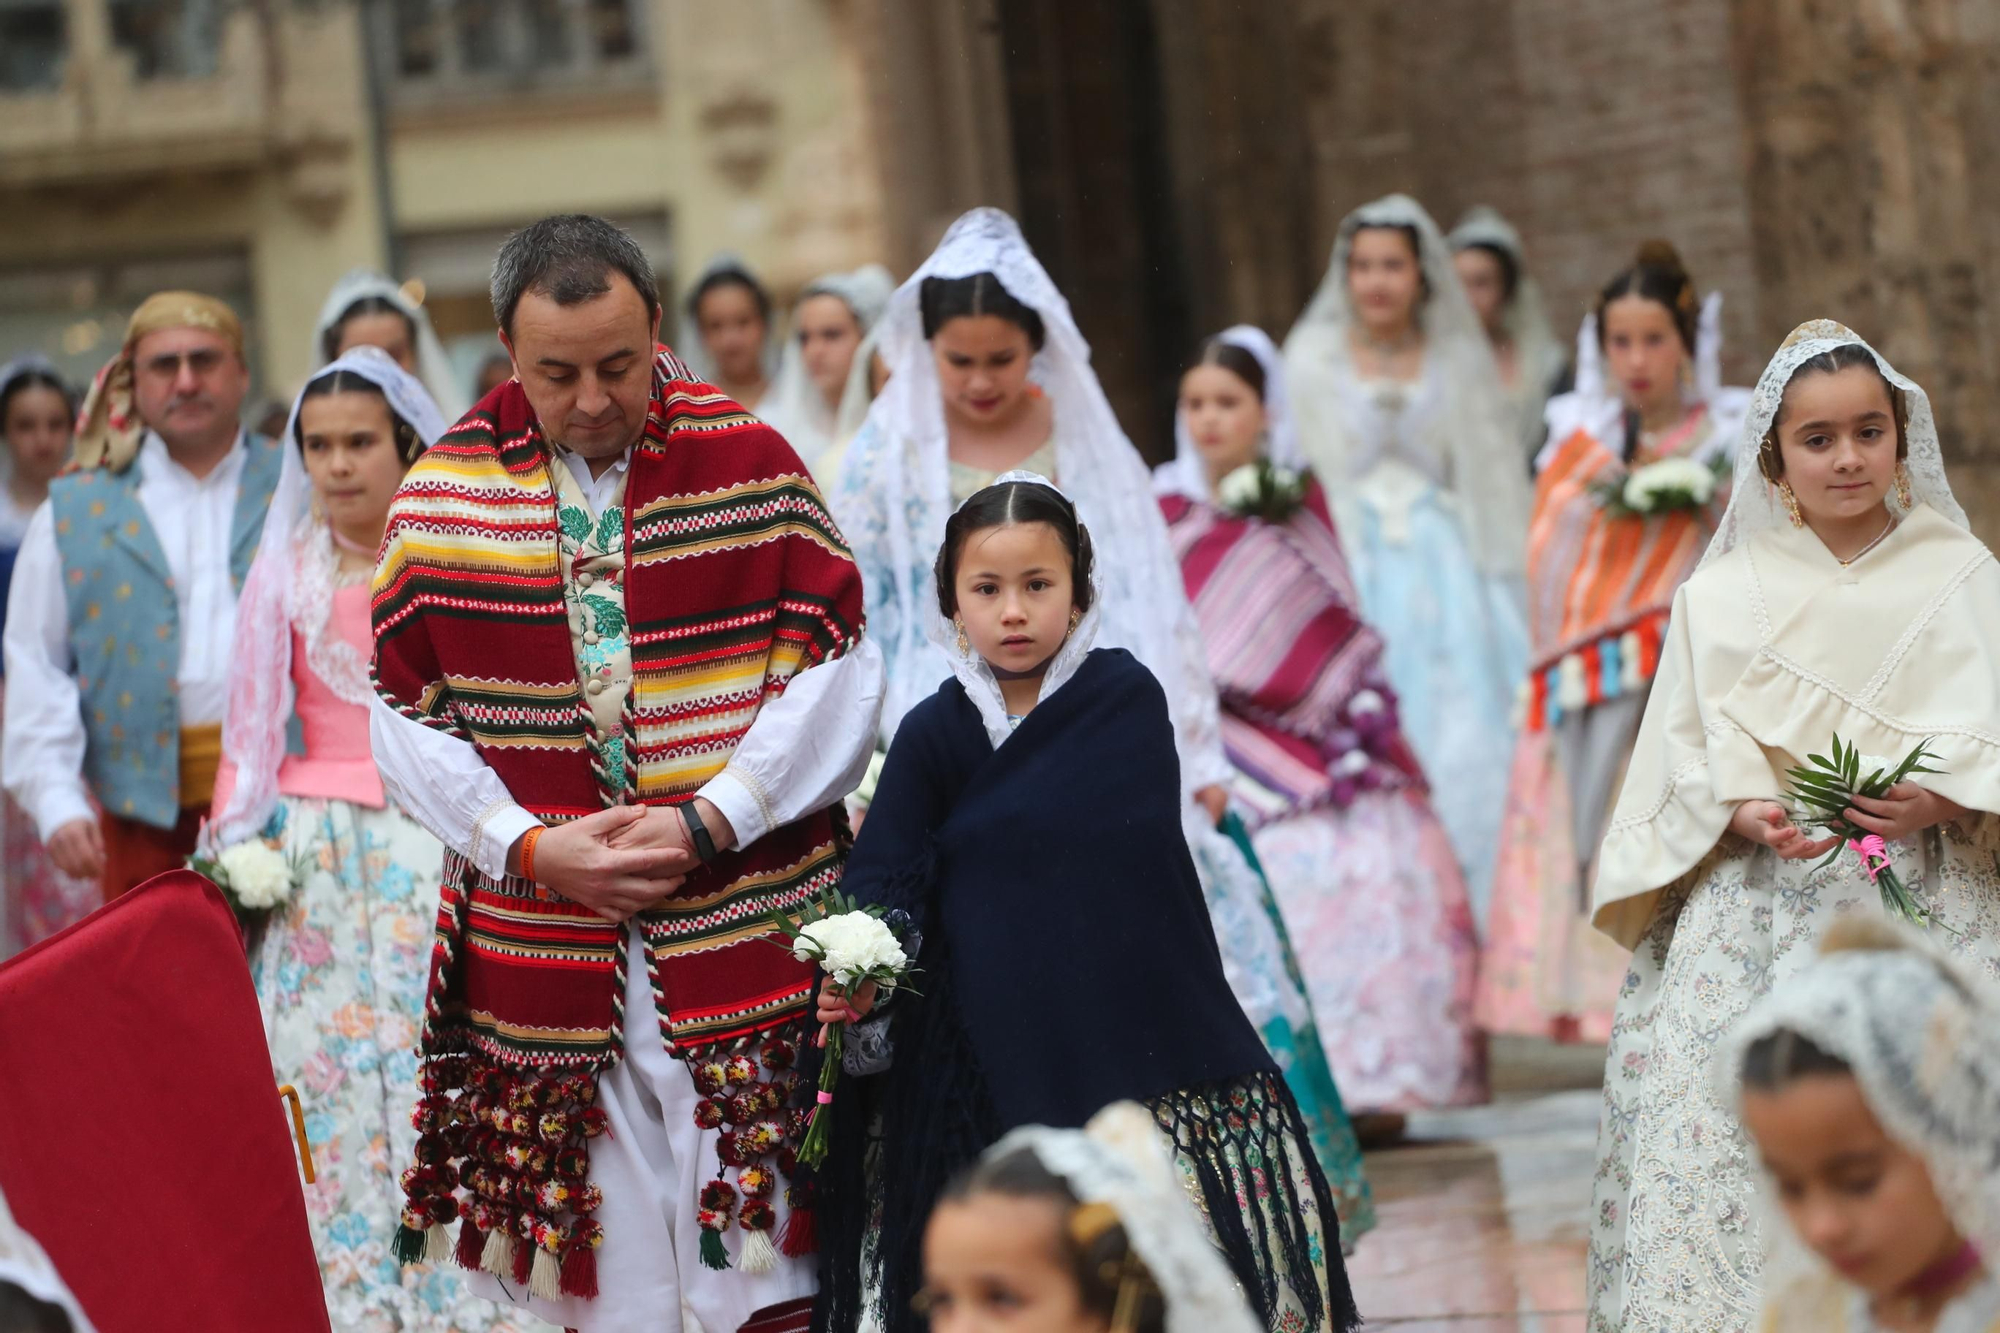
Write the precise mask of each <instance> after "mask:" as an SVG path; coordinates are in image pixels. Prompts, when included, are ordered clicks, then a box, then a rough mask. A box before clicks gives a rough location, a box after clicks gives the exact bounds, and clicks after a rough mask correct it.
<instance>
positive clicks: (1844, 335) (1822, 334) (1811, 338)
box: [1783, 319, 1861, 347]
mask: <svg viewBox="0 0 2000 1333" xmlns="http://www.w3.org/2000/svg"><path fill="white" fill-rule="evenodd" d="M1860 341H1861V336H1860V335H1859V334H1857V333H1856V332H1855V331H1854V330H1853V329H1850V328H1848V327H1847V326H1846V325H1845V324H1843V323H1841V322H1840V321H1839V320H1837V319H1809V320H1807V321H1806V322H1805V323H1803V324H1801V325H1799V326H1798V327H1797V328H1795V329H1793V330H1792V332H1791V335H1790V336H1789V337H1787V338H1786V339H1785V341H1784V344H1783V345H1784V346H1786V347H1796V346H1798V345H1799V344H1800V343H1802V342H1853V343H1858V342H1860Z"/></svg>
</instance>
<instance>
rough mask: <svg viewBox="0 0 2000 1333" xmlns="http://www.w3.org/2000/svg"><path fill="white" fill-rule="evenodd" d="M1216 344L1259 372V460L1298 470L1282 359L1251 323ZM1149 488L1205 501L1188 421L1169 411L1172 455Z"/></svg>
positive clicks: (1204, 477)
mask: <svg viewBox="0 0 2000 1333" xmlns="http://www.w3.org/2000/svg"><path fill="white" fill-rule="evenodd" d="M1215 336H1216V340H1217V341H1218V342H1226V343H1229V344H1231V345H1232V346H1236V347H1240V348H1242V349H1243V350H1244V351H1246V352H1248V353H1250V355H1252V356H1254V357H1256V358H1257V364H1258V365H1260V366H1262V367H1263V368H1264V417H1265V420H1266V421H1267V422H1268V426H1267V429H1266V435H1265V440H1264V457H1266V458H1268V459H1270V460H1271V463H1272V464H1273V465H1274V466H1276V467H1281V468H1285V469H1288V470H1290V471H1293V472H1302V471H1304V470H1305V467H1306V457H1305V454H1304V453H1303V452H1301V451H1300V449H1299V430H1298V424H1297V423H1296V422H1295V421H1293V419H1292V400H1291V394H1290V393H1289V392H1288V391H1287V390H1286V388H1285V359H1284V357H1283V356H1282V355H1281V354H1280V353H1279V351H1278V345H1277V344H1276V343H1274V342H1272V341H1271V338H1270V335H1269V334H1267V333H1265V332H1264V330H1262V329H1260V328H1257V327H1256V326H1255V325H1251V324H1237V325H1233V326H1231V327H1230V328H1226V329H1224V330H1223V331H1222V332H1221V333H1218V334H1216V335H1215ZM1153 489H1154V490H1155V491H1157V492H1158V493H1159V494H1161V495H1184V496H1186V497H1187V498H1188V499H1190V500H1206V499H1207V498H1208V469H1207V467H1205V466H1204V465H1203V463H1202V461H1201V450H1200V449H1198V448H1196V447H1195V443H1194V440H1193V439H1192V438H1191V437H1190V436H1189V435H1188V428H1187V420H1186V418H1184V417H1183V416H1181V414H1180V413H1178V412H1176V413H1174V456H1173V458H1172V459H1171V460H1170V461H1168V462H1165V463H1162V464H1160V466H1159V467H1157V468H1155V469H1153Z"/></svg>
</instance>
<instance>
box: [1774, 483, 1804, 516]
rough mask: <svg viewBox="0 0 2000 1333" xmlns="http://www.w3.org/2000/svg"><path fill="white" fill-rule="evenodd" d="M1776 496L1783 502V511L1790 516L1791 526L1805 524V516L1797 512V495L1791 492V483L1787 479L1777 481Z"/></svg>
mask: <svg viewBox="0 0 2000 1333" xmlns="http://www.w3.org/2000/svg"><path fill="white" fill-rule="evenodd" d="M1778 498H1779V499H1780V500H1783V501H1784V502H1785V513H1787V514H1788V515H1790V516H1791V520H1792V526H1793V527H1795V528H1802V527H1804V526H1805V525H1806V518H1805V515H1804V514H1801V513H1800V512H1799V497H1798V496H1796V495H1794V494H1792V483H1790V482H1789V481H1781V482H1779V483H1778Z"/></svg>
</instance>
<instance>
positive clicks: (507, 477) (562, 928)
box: [372, 216, 882, 1333]
mask: <svg viewBox="0 0 2000 1333" xmlns="http://www.w3.org/2000/svg"><path fill="white" fill-rule="evenodd" d="M493 309H494V314H495V316H496V317H497V319H498V321H499V325H500V336H501V339H502V341H503V342H504V343H505V344H506V347H507V350H508V352H509V354H510V356H511V357H512V360H513V369H514V378H513V379H511V380H509V381H507V382H506V383H504V384H502V385H500V386H499V387H498V388H496V389H495V390H493V391H492V392H491V393H489V394H488V395H487V396H486V397H485V398H484V399H483V400H481V402H480V403H479V404H478V405H477V406H476V407H474V408H473V409H472V411H471V413H470V414H468V415H467V416H466V418H465V420H464V421H462V422H460V423H459V425H458V426H457V428H456V429H454V430H453V431H452V432H450V433H449V434H447V435H446V436H445V437H444V438H443V439H442V440H440V441H439V442H438V444H436V445H435V446H434V447H432V449H431V450H430V451H429V452H428V453H427V454H426V455H425V456H424V457H423V459H421V460H420V461H419V462H418V463H417V464H416V466H415V467H414V468H412V469H411V471H410V474H409V476H408V479H407V480H406V481H405V482H404V483H403V487H402V490H401V491H400V492H399V493H398V495H397V498H396V502H395V506H394V508H393V509H392V510H391V513H390V517H389V528H388V534H387V539H386V541H385V543H384V546H383V549H382V555H381V561H380V565H379V567H378V569H377V571H376V578H375V597H374V608H375V610H374V619H375V643H376V646H375V679H376V686H377V690H378V693H379V698H378V700H377V703H376V705H375V708H374V714H373V725H372V733H373V742H374V746H375V755H376V759H377V761H378V763H379V765H380V766H381V769H382V775H383V778H384V780H385V782H386V784H387V786H388V788H389V791H390V793H391V795H392V796H393V797H394V798H395V799H396V800H397V801H398V802H399V803H401V804H402V805H403V807H404V808H405V809H407V810H408V811H409V812H410V813H411V814H412V815H413V816H415V817H416V818H417V819H418V820H419V821H421V822H422V823H423V824H424V825H425V826H426V827H428V828H429V829H430V830H431V831H432V832H434V833H435V834H437V836H438V837H439V838H440V839H441V840H442V841H443V842H444V844H445V846H446V849H447V852H446V857H445V873H444V889H443V896H442V902H441V906H440V909H439V913H438V929H437V945H436V949H435V951H434V955H433V961H432V968H431V982H430V996H429V1001H428V1006H427V1020H426V1026H425V1030H424V1034H423V1043H422V1051H421V1056H422V1072H421V1079H420V1081H421V1086H422V1098H421V1100H420V1102H419V1103H418V1107H417V1111H416V1115H415V1124H416V1128H417V1131H418V1141H417V1145H416V1149H415V1159H414V1162H413V1164H412V1166H411V1168H410V1169H409V1171H408V1172H407V1173H406V1174H405V1177H404V1189H405V1192H406V1194H407V1196H408V1200H407V1206H406V1207H405V1209H404V1212H403V1219H402V1226H401V1228H400V1229H399V1231H398V1233H397V1238H396V1249H397V1253H398V1256H399V1257H400V1258H402V1259H403V1260H404V1261H405V1262H414V1261H420V1260H429V1261H431V1262H440V1261H443V1260H445V1259H447V1258H449V1257H453V1256H455V1257H456V1259H457V1261H458V1262H459V1263H461V1264H463V1265H464V1266H465V1267H466V1268H468V1269H471V1270H474V1273H475V1276H474V1277H473V1278H472V1279H471V1280H472V1282H473V1283H474V1285H475V1286H476V1287H477V1288H478V1289H480V1290H481V1291H482V1292H483V1293H484V1294H486V1295H488V1296H490V1297H492V1298H493V1299H494V1300H496V1301H501V1302H505V1303H511V1304H512V1305H515V1306H517V1307H521V1308H524V1309H526V1310H528V1311H529V1312H531V1313H532V1314H534V1315H535V1316H536V1317H538V1318H542V1319H546V1320H548V1321H549V1322H551V1323H555V1324H558V1325H566V1326H568V1327H571V1328H575V1329H581V1330H590V1331H593V1333H594V1331H597V1330H627V1329H632V1330H637V1329H647V1330H659V1329H670V1330H678V1329H679V1328H680V1327H681V1325H682V1311H683V1310H684V1309H685V1310H687V1311H689V1312H690V1313H691V1314H692V1316H693V1320H698V1321H699V1327H700V1328H702V1329H704V1330H707V1333H733V1331H734V1330H738V1329H746V1328H747V1329H755V1330H758V1333H779V1331H781V1330H788V1329H791V1328H795V1327H803V1325H804V1323H805V1319H806V1313H807V1309H808V1307H809V1305H810V1299H811V1296H812V1292H813V1285H814V1284H813V1276H812V1267H811V1263H810V1261H809V1260H808V1259H807V1258H806V1257H805V1256H807V1255H808V1254H809V1252H810V1251H811V1249H812V1227H811V1220H810V1219H811V1197H810V1190H811V1183H810V1181H809V1180H808V1179H806V1178H805V1177H804V1176H803V1175H800V1174H798V1173H797V1162H796V1158H795V1156H794V1148H795V1146H796V1144H797V1141H798V1137H799V1133H800V1130H801V1128H802V1126H803V1123H804V1118H805V1115H806V1107H807V1104H808V1103H809V1100H810V1097H811V1095H812V1093H811V1089H810V1087H808V1086H806V1085H805V1084H803V1083H801V1082H800V1080H799V1078H798V1074H797V1072H796V1070H795V1068H794V1064H795V1062H796V1060H797V1058H798V1055H799V1052H800V1049H801V1046H802V1044H803V1038H804V1037H805V1034H806V1024H807V1021H808V1018H809V1015H810V1009H809V1006H808V1003H807V1001H808V997H809V996H810V994H811V989H812V984H813V973H812V968H811V967H810V966H809V965H806V964H802V963H798V962H795V961H794V960H793V958H792V956H791V955H790V954H789V953H788V952H787V951H785V950H784V949H782V948H779V947H777V945H776V941H777V940H778V939H779V938H780V937H778V936H776V935H775V934H774V932H773V930H772V927H771V924H770V922H771V917H772V914H773V913H774V912H776V913H794V912H796V911H797V910H798V909H799V908H800V906H801V905H802V904H804V903H805V902H806V901H807V900H808V899H809V898H811V897H813V896H815V895H817V894H818V893H820V892H821V891H822V890H824V889H826V888H828V887H830V886H832V885H833V884H835V883H837V882H838V879H839V876H840V865H841V857H842V851H843V847H844V843H845V831H844V826H843V823H842V820H841V817H840V814H839V802H840V799H841V798H842V796H844V795H845V794H846V793H847V792H848V791H849V790H850V789H852V787H853V786H854V785H855V783H856V782H857V781H858V780H859V778H860V775H861V772H862V770H863V768H864V766H865V765H866V762H867V758H868V754H869V751H870V750H871V748H872V742H873V737H874V734H875V728H876V723H877V714H878V712H879V711H880V707H881V694H882V664H881V658H880V656H879V654H878V653H877V652H876V651H875V648H874V645H873V643H872V642H870V641H869V640H866V639H864V638H863V637H862V599H861V578H860V575H859V573H858V572H857V571H856V569H855V566H854V562H853V560H852V559H851V558H850V557H849V555H848V552H847V548H846V546H845V545H844V543H843V542H842V540H841V537H840V533H839V532H838V531H837V530H836V529H835V527H834V525H833V522H832V520H831V519H830V518H829V517H828V515H827V512H826V509H825V506H824V505H823V504H822V502H821V499H820V496H819V493H818V491H817V490H816V489H815V488H814V486H813V483H812V481H811V479H810V477H809V476H808V474H807V472H806V469H805V467H804V466H803V465H802V464H801V463H800V461H799V459H798V457H797V455H795V454H794V453H793V452H792V450H791V449H790V448H789V447H787V445H786V444H785V442H784V440H782V439H781V438H779V436H778V435H777V434H776V433H775V432H773V431H772V430H770V429H769V428H768V427H766V426H764V425H763V424H762V423H760V422H758V421H757V420H756V419H755V418H754V417H752V416H751V415H750V414H749V413H748V412H746V411H744V410H743V408H742V407H740V406H739V405H738V404H736V403H734V402H732V401H731V400H730V399H728V398H727V397H725V396H723V395H722V394H721V393H719V392H717V391H716V390H715V389H714V388H712V387H711V386H709V385H707V384H704V383H702V382H700V381H699V380H697V379H695V378H694V376H693V375H692V374H690V373H689V372H688V370H687V369H686V368H685V367H684V366H682V365H681V363H680V362H679V361H678V360H676V359H675V357H674V356H673V354H672V353H671V352H669V351H668V350H667V349H666V348H664V347H661V346H659V345H658V334H659V327H660V303H659V298H658V295H657V291H656V288H655V285H654V281H653V274H652V270H651V268H650V266H649V265H648V264H647V261H646V257H645V255H644V254H643V253H641V252H640V250H639V248H638V247H637V246H636V245H634V244H633V243H632V241H631V240H630V239H629V238H628V237H626V236H625V235H624V234H623V233H622V232H620V231H618V230H617V229H616V228H614V227H612V226H611V225H610V224H608V223H606V222H603V221H601V220H600V219H597V218H590V217H580V216H567V217H553V218H547V219H544V220H543V221H541V222H538V223H536V224H534V225H533V226H531V227H528V228H527V229H526V230H524V231H522V232H520V233H518V234H517V235H515V236H513V237H511V238H509V239H508V241H507V242H506V243H505V244H504V245H503V246H502V247H501V250H500V255H499V258H498V260H497V262H496V263H495V265H494V272H493ZM690 1322H691V1323H692V1322H693V1321H690Z"/></svg>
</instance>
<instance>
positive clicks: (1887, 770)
mask: <svg viewBox="0 0 2000 1333" xmlns="http://www.w3.org/2000/svg"><path fill="white" fill-rule="evenodd" d="M1902 764H1903V761H1902V760H1900V759H1884V758H1883V757H1882V756H1881V755H1879V754H1864V755H1857V756H1856V757H1855V768H1856V772H1855V776H1856V777H1857V778H1858V779H1859V780H1860V781H1862V782H1866V781H1868V779H1869V778H1871V777H1873V776H1875V775H1876V774H1877V773H1880V774H1881V775H1882V776H1883V777H1885V778H1886V777H1888V776H1889V775H1890V774H1891V773H1894V772H1895V771H1896V770H1897V769H1898V768H1900V767H1902Z"/></svg>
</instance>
